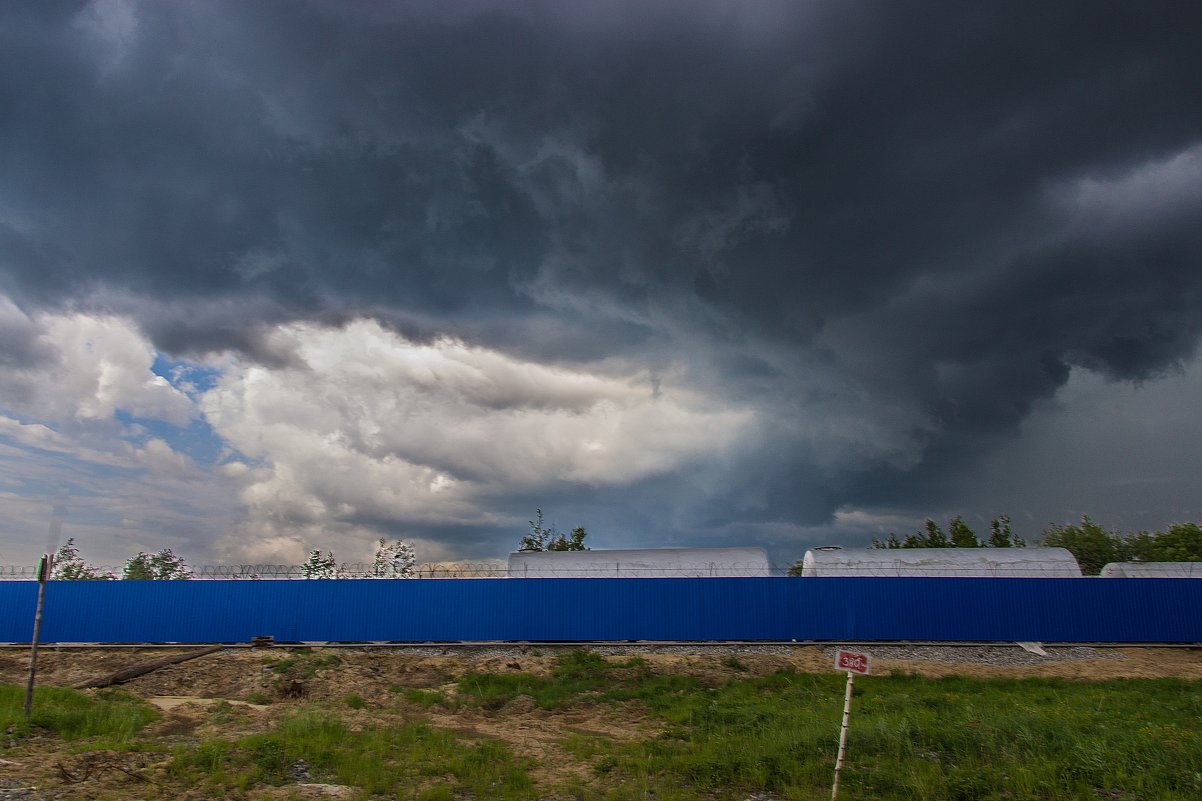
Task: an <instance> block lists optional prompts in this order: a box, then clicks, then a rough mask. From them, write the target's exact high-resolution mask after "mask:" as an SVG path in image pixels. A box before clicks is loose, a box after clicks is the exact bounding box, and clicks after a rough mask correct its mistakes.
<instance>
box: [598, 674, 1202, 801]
mask: <svg viewBox="0 0 1202 801" xmlns="http://www.w3.org/2000/svg"><path fill="white" fill-rule="evenodd" d="M842 689H843V678H842V677H840V676H822V675H804V674H794V673H789V672H785V673H779V674H776V675H774V676H770V677H767V678H759V679H747V680H739V681H732V682H730V683H728V684H726V685H725V686H723V687H720V688H715V689H709V690H697V691H694V692H691V693H685V694H680V695H678V696H676V697H675V698H673V697H671V696H669V697H665V698H663V699H661V700H660V701H659V702H658V703H655V704H653V705H652V706H653V708H655V709H656V711H657V712H658V713H659V714H661V715H662V716H663V717H664V718H666V719H667V720H668V721H670V722H673V723H675V724H676V725H673V726H671V727H669V728H668V729H667V731H666V732H665V734H664V735H662V736H660V737H658V738H655V739H653V740H649V741H646V742H641V743H634V744H613V745H612V746H611V747H610V748H609V749H607V751H606V756H607V757H608V758H607V759H605V758H603V759H602V760H601V761H599V762H598V772H599V773H600V774H604V775H606V776H608V777H611V778H613V777H617V778H621V779H624V780H625V783H624V785H622V787H624V788H627V789H618V790H616V791H614V792H612V793H610V794H606V795H603V796H602V795H598V796H597V797H604V798H607V799H625V798H631V799H633V798H638V797H641V796H640V795H639V794H638V793H639V792H644V791H645V790H646V789H648V788H650V789H653V790H654V791H655V794H656V798H658V799H661V800H662V799H665V798H675V797H681V798H687V797H690V796H691V797H698V796H706V797H714V798H727V797H729V798H734V797H736V796H737V795H738V791H743V792H745V791H747V790H767V791H771V792H773V793H776V794H778V795H780V796H782V797H783V798H787V799H811V798H819V797H822V796H823V794H824V793H829V787H830V781H831V774H832V769H833V764H834V759H835V750H836V747H837V736H838V726H839V717H840V715H841V712H842V704H841V700H842V698H841V695H842V692H841V691H842ZM1199 715H1202V688H1200V687H1199V685H1198V683H1196V682H1185V681H1138V682H1104V683H1098V684H1077V683H1070V682H1065V681H1060V680H1038V679H1029V680H1022V681H984V680H971V679H943V680H938V681H933V680H927V679H922V678H914V677H894V678H868V679H861V680H860V681H859V682H858V683H857V693H856V698H855V700H854V702H853V716H852V723H851V730H850V735H849V744H848V762H847V765H846V767H845V769H844V778H843V784H844V787H845V788H846V790H845V791H844V792H845V793H846V797H847V798H872V799H899V800H900V799H930V801H944V800H946V801H961V800H963V801H968V800H969V799H999V801H1000V800H1001V799H1006V800H1007V801H1011V800H1014V801H1022V800H1023V799H1029V800H1030V801H1036V800H1037V799H1080V801H1097V799H1098V798H1119V799H1132V800H1134V799H1137V798H1138V799H1144V800H1145V801H1153V800H1159V799H1163V800H1164V801H1168V799H1182V798H1195V797H1198V798H1202V733H1200V732H1202V727H1197V726H1195V725H1194V722H1195V721H1197V720H1198V719H1199ZM640 788H642V789H640Z"/></svg>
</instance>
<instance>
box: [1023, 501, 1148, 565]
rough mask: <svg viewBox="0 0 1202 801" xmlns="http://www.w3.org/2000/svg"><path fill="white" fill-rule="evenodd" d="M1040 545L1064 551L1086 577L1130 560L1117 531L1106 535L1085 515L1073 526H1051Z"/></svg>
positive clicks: (1108, 532)
mask: <svg viewBox="0 0 1202 801" xmlns="http://www.w3.org/2000/svg"><path fill="white" fill-rule="evenodd" d="M1041 544H1043V545H1044V546H1046V547H1049V548H1064V549H1066V550H1068V551H1069V552H1070V553H1072V555H1073V556H1074V557H1076V559H1077V564H1078V565H1080V566H1081V572H1082V573H1084V574H1085V575H1087V576H1096V575H1098V574H1099V573H1101V572H1102V568H1103V567H1105V566H1106V564H1107V563H1108V562H1126V561H1128V560H1129V559H1130V558H1131V556H1132V552H1131V545H1130V543H1129V542H1128V540H1127V538H1125V537H1123V536H1122V535H1121V534H1119V533H1118V532H1117V531H1116V532H1110V531H1107V530H1106V529H1104V528H1102V527H1101V526H1099V525H1098V524H1097V523H1095V522H1093V521H1092V520H1090V519H1089V516H1088V515H1086V516H1084V517H1082V518H1081V522H1080V523H1079V524H1077V525H1070V526H1061V525H1054V526H1052V527H1051V528H1050V529H1048V530H1047V531H1045V532H1044V534H1043V539H1042V541H1041Z"/></svg>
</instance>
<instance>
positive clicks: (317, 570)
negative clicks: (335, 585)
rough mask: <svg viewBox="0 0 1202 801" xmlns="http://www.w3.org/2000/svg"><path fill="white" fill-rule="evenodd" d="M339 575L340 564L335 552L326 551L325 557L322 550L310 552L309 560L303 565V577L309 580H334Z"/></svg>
mask: <svg viewBox="0 0 1202 801" xmlns="http://www.w3.org/2000/svg"><path fill="white" fill-rule="evenodd" d="M337 574H338V562H336V561H335V560H334V552H333V551H326V553H325V555H322V553H321V550H320V549H314V550H312V551H309V558H308V559H307V560H306V561H305V563H304V564H303V565H301V575H303V576H304V577H305V578H307V579H332V578H334V577H335V576H336V575H337Z"/></svg>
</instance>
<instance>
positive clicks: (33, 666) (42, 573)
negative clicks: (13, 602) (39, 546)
mask: <svg viewBox="0 0 1202 801" xmlns="http://www.w3.org/2000/svg"><path fill="white" fill-rule="evenodd" d="M49 577H50V554H45V553H44V554H42V561H41V563H40V564H39V565H38V605H37V609H36V611H35V612H34V613H33V642H32V643H31V644H30V648H29V681H28V682H26V684H25V719H26V720H29V718H30V716H31V715H33V682H34V679H35V678H36V677H37V674H38V641H39V640H40V639H41V636H42V605H43V604H44V603H45V601H46V579H48V578H49Z"/></svg>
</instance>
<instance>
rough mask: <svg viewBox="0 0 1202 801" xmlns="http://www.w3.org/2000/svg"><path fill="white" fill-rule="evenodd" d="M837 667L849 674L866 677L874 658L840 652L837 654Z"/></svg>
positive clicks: (853, 652) (852, 652)
mask: <svg viewBox="0 0 1202 801" xmlns="http://www.w3.org/2000/svg"><path fill="white" fill-rule="evenodd" d="M835 667H837V668H838V669H839V670H845V671H847V672H848V673H859V674H861V675H865V674H867V673H868V672H869V670H870V669H871V667H872V657H871V656H869V655H868V654H860V653H856V652H855V651H839V652H838V653H837V654H835Z"/></svg>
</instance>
